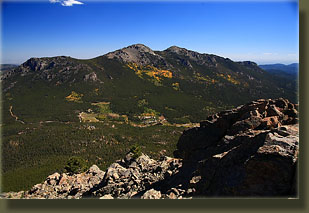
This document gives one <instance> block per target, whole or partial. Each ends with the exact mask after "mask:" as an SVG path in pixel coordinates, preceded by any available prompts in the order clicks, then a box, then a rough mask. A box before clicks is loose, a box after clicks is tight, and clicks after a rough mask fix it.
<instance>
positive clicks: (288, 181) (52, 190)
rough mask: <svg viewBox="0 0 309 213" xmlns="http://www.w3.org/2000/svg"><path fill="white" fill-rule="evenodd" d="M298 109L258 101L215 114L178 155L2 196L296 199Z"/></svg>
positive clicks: (190, 133) (58, 178)
mask: <svg viewBox="0 0 309 213" xmlns="http://www.w3.org/2000/svg"><path fill="white" fill-rule="evenodd" d="M297 109H298V106H297V105H294V104H292V103H290V102H289V101H288V100H285V99H276V100H271V99H268V100H264V99H260V100H257V101H253V102H251V103H248V104H245V105H242V106H239V107H237V108H235V109H232V110H227V111H222V112H219V113H217V114H215V115H212V116H209V117H208V118H207V120H206V121H203V122H201V123H200V127H196V128H192V129H189V130H187V131H185V132H184V133H183V135H182V136H181V137H180V139H179V141H178V144H177V150H176V151H175V156H176V157H177V158H171V157H167V156H164V157H161V158H160V159H159V160H154V159H151V158H150V157H149V156H148V155H145V154H142V155H141V156H139V157H138V158H136V159H135V158H134V157H133V156H134V154H133V153H128V154H127V155H126V156H124V159H121V160H118V161H116V162H115V163H113V164H111V165H110V166H109V167H108V168H107V169H106V171H105V172H103V171H101V170H100V169H99V168H98V167H97V166H96V165H93V166H92V167H90V168H89V170H88V171H86V172H84V173H81V174H74V175H70V174H65V173H63V174H59V173H54V174H52V175H50V176H48V177H47V178H46V180H45V181H44V182H43V183H39V184H36V185H35V186H33V187H32V189H30V190H29V191H26V192H24V191H21V192H10V193H5V194H2V195H1V198H48V199H59V198H69V199H70V198H88V197H92V198H100V199H113V198H122V199H127V198H142V199H191V198H195V197H296V195H297V179H298V178H297V175H296V174H297V171H296V168H297V162H298V152H299V126H298V117H297V116H298V111H297Z"/></svg>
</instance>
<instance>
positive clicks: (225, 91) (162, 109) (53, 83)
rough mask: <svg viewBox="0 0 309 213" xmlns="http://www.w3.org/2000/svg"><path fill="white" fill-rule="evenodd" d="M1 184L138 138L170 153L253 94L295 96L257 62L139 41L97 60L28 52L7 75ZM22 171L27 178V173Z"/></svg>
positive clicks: (97, 160)
mask: <svg viewBox="0 0 309 213" xmlns="http://www.w3.org/2000/svg"><path fill="white" fill-rule="evenodd" d="M1 81H2V122H1V125H2V135H3V137H2V162H3V165H2V174H3V188H2V190H3V191H18V190H27V189H29V188H30V187H31V186H33V184H36V183H39V182H40V181H42V180H44V178H45V177H46V176H48V175H49V174H51V173H53V172H55V171H58V172H62V171H63V168H64V166H65V164H66V162H67V160H68V159H69V158H70V157H71V156H79V157H82V158H83V159H85V160H86V162H87V165H88V166H91V165H92V164H96V165H98V166H99V168H100V169H102V170H103V169H106V168H107V167H108V166H109V165H110V164H111V163H112V162H114V161H115V160H117V159H120V158H122V157H123V156H124V155H125V153H127V152H128V151H129V150H130V147H131V146H133V145H136V144H137V145H138V146H140V147H141V149H142V151H143V153H146V154H147V155H149V156H150V157H152V158H154V159H159V158H160V156H163V155H167V156H173V151H174V150H175V149H176V144H177V142H178V140H179V138H180V136H181V135H182V132H183V131H184V130H186V129H189V128H192V127H199V122H201V121H203V120H206V119H207V117H208V116H209V115H212V114H214V113H216V112H219V111H222V110H228V109H231V108H234V107H236V106H238V105H241V104H245V103H247V102H250V101H252V100H257V99H261V98H263V99H268V98H280V97H283V98H286V99H288V100H289V101H290V102H292V103H297V99H298V98H297V82H296V81H292V80H291V81H289V79H285V83H284V84H283V83H282V82H280V80H278V79H276V78H275V77H274V76H273V75H272V74H271V73H268V72H266V71H264V70H262V69H261V68H259V67H258V66H257V64H255V63H254V62H249V61H246V62H234V61H232V60H230V59H228V58H223V57H220V56H216V55H211V54H201V53H198V52H194V51H191V50H187V49H185V48H180V47H176V46H172V47H170V48H168V49H166V50H163V51H153V50H151V49H150V48H149V47H147V46H145V45H142V44H136V45H131V46H129V47H125V48H123V49H120V50H116V51H114V52H111V53H108V54H105V55H102V56H99V57H96V58H92V59H87V60H85V59H83V60H81V59H75V58H71V57H67V56H57V57H46V58H31V59H29V60H27V61H26V62H25V63H23V64H22V65H20V66H18V67H13V68H12V69H9V70H7V71H6V72H4V73H2V75H1ZM21 177H23V178H21Z"/></svg>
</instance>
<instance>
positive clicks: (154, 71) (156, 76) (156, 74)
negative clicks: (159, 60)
mask: <svg viewBox="0 0 309 213" xmlns="http://www.w3.org/2000/svg"><path fill="white" fill-rule="evenodd" d="M127 66H128V67H129V68H130V69H131V70H133V71H134V72H135V74H136V75H137V76H138V77H139V78H143V75H147V76H149V77H150V78H151V81H152V82H153V83H154V84H155V85H156V86H162V84H161V81H162V79H163V78H172V77H173V74H172V72H171V71H169V70H163V69H159V68H157V67H154V66H151V65H147V66H140V65H137V64H136V63H128V64H127Z"/></svg>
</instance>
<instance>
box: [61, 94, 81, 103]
mask: <svg viewBox="0 0 309 213" xmlns="http://www.w3.org/2000/svg"><path fill="white" fill-rule="evenodd" d="M83 96H84V95H83V94H78V93H77V92H75V91H72V92H71V94H70V95H68V96H67V97H65V99H66V100H67V101H71V102H76V103H82V97H83Z"/></svg>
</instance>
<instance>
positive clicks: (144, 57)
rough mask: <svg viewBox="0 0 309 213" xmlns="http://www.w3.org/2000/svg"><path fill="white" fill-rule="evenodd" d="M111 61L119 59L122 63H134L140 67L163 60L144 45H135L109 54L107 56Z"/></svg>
mask: <svg viewBox="0 0 309 213" xmlns="http://www.w3.org/2000/svg"><path fill="white" fill-rule="evenodd" d="M105 56H106V57H107V58H109V59H118V60H120V61H122V62H125V63H128V62H133V63H137V64H140V65H146V64H149V63H151V62H152V61H157V60H162V57H161V56H160V55H157V54H156V53H155V52H154V51H153V50H152V49H150V48H149V47H147V46H145V45H144V44H133V45H130V46H128V47H125V48H122V49H120V50H116V51H114V52H110V53H107V54H106V55H105Z"/></svg>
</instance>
